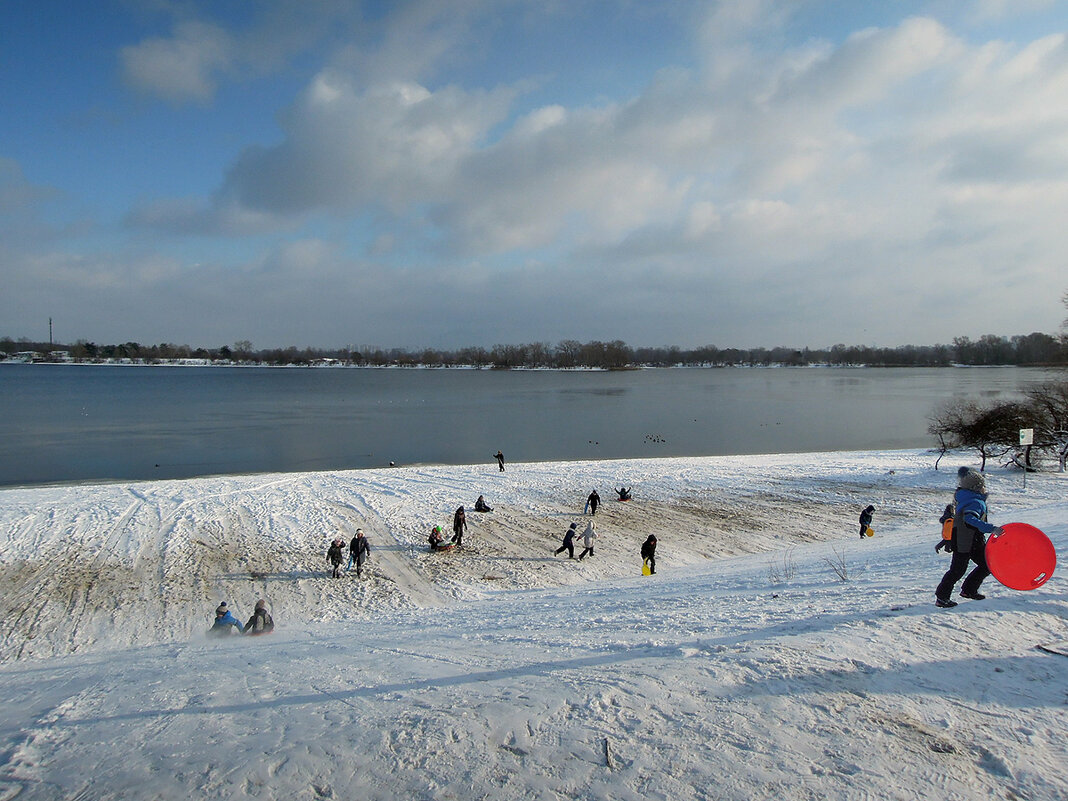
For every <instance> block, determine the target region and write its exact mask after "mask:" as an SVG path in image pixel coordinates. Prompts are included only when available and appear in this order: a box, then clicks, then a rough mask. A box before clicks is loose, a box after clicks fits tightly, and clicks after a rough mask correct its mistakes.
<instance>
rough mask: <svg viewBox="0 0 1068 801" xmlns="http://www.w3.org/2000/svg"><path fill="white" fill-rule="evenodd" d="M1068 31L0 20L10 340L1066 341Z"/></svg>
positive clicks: (361, 7) (846, 20)
mask: <svg viewBox="0 0 1068 801" xmlns="http://www.w3.org/2000/svg"><path fill="white" fill-rule="evenodd" d="M1066 11H1068V9H1066V4H1065V3H1063V2H1048V1H1046V0H1016V2H1009V0H976V1H975V2H886V3H854V2H804V1H803V0H737V2H723V3H718V2H689V1H687V0H666V1H665V2H658V3H645V2H626V1H624V0H621V1H619V2H610V1H609V0H600V1H597V2H583V0H573V1H572V2H562V0H561V1H559V2H558V1H556V0H539V1H538V2H534V1H533V0H531V1H530V2H526V1H525V0H510V1H506V2H500V1H498V2H491V1H490V0H438V1H437V2H418V1H415V0H413V2H405V3H386V2H378V3H362V4H361V3H358V2H340V0H302V1H301V2H296V0H294V1H293V2H290V1H289V0H280V1H279V2H273V3H270V2H264V3H249V2H245V1H243V2H236V0H232V1H231V0H220V1H219V2H200V3H197V2H169V1H168V0H101V2H97V3H92V4H75V6H74V7H73V8H71V7H70V5H69V4H60V3H58V2H49V1H44V2H33V3H31V2H22V1H21V0H16V1H15V2H6V3H3V4H0V108H2V109H3V113H2V114H0V335H6V336H13V337H28V338H32V339H36V338H42V337H44V336H46V334H47V323H48V318H49V317H51V318H53V320H54V321H55V332H56V337H57V339H59V340H61V341H66V342H73V341H75V340H77V339H86V340H90V341H96V342H118V341H131V340H135V341H139V342H142V343H155V342H164V341H166V342H176V343H188V344H191V345H205V346H219V345H223V344H232V343H233V342H235V341H238V340H251V341H252V342H253V344H254V345H255V346H257V347H274V346H286V345H297V346H304V345H312V346H316V347H334V346H346V345H353V346H356V347H359V346H362V345H378V346H383V347H390V346H398V347H408V348H419V347H428V346H429V347H458V346H463V345H487V346H489V345H493V344H496V343H516V342H534V341H540V342H549V343H556V342H559V341H560V340H562V339H578V340H581V341H588V340H592V339H602V340H612V339H622V340H624V341H626V342H628V343H629V344H632V345H665V344H678V345H682V346H693V345H702V344H715V345H718V346H720V347H747V346H775V345H789V346H797V347H801V346H813V347H824V346H828V345H832V344H834V343H837V342H843V343H849V344H872V345H888V346H894V345H900V344H931V343H936V342H949V341H950V340H951V339H952V338H953V337H955V336H960V335H965V336H971V337H978V336H980V335H982V334H986V333H995V334H1002V335H1012V334H1026V333H1030V332H1032V331H1044V332H1047V333H1056V332H1057V331H1058V329H1059V326H1060V323H1061V320H1062V319H1063V317H1064V307H1063V304H1062V303H1061V297H1062V295H1063V294H1064V292H1065V290H1066V289H1068V270H1065V269H1064V266H1063V254H1064V253H1066V252H1068V247H1066V246H1068V233H1066V232H1065V230H1064V229H1065V226H1064V224H1063V220H1065V219H1068V42H1066V40H1065V34H1066V31H1068V25H1066V22H1068V13H1066Z"/></svg>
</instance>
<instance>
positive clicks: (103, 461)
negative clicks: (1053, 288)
mask: <svg viewBox="0 0 1068 801" xmlns="http://www.w3.org/2000/svg"><path fill="white" fill-rule="evenodd" d="M1063 375H1064V372H1063V371H1046V370H1039V369H1026V368H986V369H949V368H947V369H853V370H841V369H818V368H817V369H814V368H806V369H705V370H670V369H662V370H638V371H624V372H591V371H576V372H556V371H501V370H455V369H439V370H346V369H272V368H148V367H114V366H83V365H0V484H15V483H36V482H51V481H67V480H83V479H108V478H124V479H130V478H184V477H189V476H194V475H204V474H211V473H241V472H266V471H293V470H327V469H344V468H360V467H376V466H385V465H388V464H389V463H390V462H396V463H397V464H411V463H424V462H432V463H454V464H459V463H479V462H483V463H486V464H488V465H492V464H493V454H494V453H496V451H497V449H498V448H500V449H502V450H503V451H504V453H505V457H506V458H507V459H508V462H509V464H515V463H516V462H524V461H548V460H572V459H615V458H632V457H647V456H648V457H654V456H655V457H659V456H691V455H693V456H697V455H716V454H728V453H772V452H798V451H822V450H863V449H876V448H915V447H926V446H929V445H932V444H933V443H932V442H931V440H930V438H929V436H928V435H927V433H926V428H927V418H928V417H929V416H930V415H931V413H932V412H933V411H934V410H935V408H936V407H937V406H938V405H939V404H941V403H943V402H945V401H946V400H948V399H950V398H964V399H979V398H981V399H984V400H987V399H990V398H996V397H1002V396H1004V397H1016V396H1017V395H1018V394H1019V393H1020V392H1021V391H1022V390H1023V389H1025V388H1026V387H1028V386H1031V385H1033V384H1035V383H1039V382H1041V381H1044V380H1049V379H1051V378H1053V377H1062V376H1063Z"/></svg>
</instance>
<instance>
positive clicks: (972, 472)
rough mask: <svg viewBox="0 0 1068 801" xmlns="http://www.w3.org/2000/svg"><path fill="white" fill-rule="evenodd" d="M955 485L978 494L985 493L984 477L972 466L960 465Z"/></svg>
mask: <svg viewBox="0 0 1068 801" xmlns="http://www.w3.org/2000/svg"><path fill="white" fill-rule="evenodd" d="M957 486H958V487H960V488H961V489H966V490H971V491H972V492H978V493H979V494H980V495H984V494H986V478H984V477H983V474H982V473H980V472H979V471H978V470H976V469H975V468H972V467H962V468H960V469H959V470H958V471H957Z"/></svg>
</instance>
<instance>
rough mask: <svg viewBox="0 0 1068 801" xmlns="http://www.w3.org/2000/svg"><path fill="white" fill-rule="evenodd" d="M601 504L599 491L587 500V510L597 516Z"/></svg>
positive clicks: (595, 491)
mask: <svg viewBox="0 0 1068 801" xmlns="http://www.w3.org/2000/svg"><path fill="white" fill-rule="evenodd" d="M600 503H601V496H600V495H598V494H597V490H594V491H593V492H591V493H590V494H589V496H588V497H587V498H586V508H587V509H589V510H590V514H591V515H595V514H597V507H598V506H599V505H600Z"/></svg>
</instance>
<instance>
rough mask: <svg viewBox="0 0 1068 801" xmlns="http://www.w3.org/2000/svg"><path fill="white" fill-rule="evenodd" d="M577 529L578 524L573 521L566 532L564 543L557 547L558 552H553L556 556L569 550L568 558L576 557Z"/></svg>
mask: <svg viewBox="0 0 1068 801" xmlns="http://www.w3.org/2000/svg"><path fill="white" fill-rule="evenodd" d="M576 529H578V524H577V523H572V524H571V527H570V528H569V529H568V530H567V531H565V532H564V543H563V545H561V546H560V547H559V548H557V549H556V552H555V553H554V554H553V555H554V556H559V555H560V554H562V553H563V552H564V551H567V558H568V559H574V558H575V534H577V533H578V532H577V531H576Z"/></svg>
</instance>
